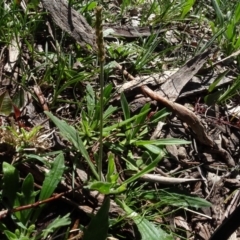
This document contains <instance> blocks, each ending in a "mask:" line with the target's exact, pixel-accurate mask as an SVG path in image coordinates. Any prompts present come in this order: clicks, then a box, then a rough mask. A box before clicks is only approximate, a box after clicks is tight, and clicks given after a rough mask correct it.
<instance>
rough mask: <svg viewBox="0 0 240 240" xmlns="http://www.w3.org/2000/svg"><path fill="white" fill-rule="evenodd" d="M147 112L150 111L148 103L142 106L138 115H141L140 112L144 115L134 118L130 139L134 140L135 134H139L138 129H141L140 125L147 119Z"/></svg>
mask: <svg viewBox="0 0 240 240" xmlns="http://www.w3.org/2000/svg"><path fill="white" fill-rule="evenodd" d="M149 110H150V103H147V104H145V105H144V106H143V108H142V109H141V111H140V113H139V114H141V113H142V112H144V113H145V114H143V115H141V116H139V117H138V118H136V120H135V122H134V124H133V129H132V134H131V139H134V138H135V137H136V135H137V133H138V132H139V130H140V128H142V127H143V126H142V125H143V123H144V122H146V118H147V115H148V112H149ZM139 114H138V115H139Z"/></svg>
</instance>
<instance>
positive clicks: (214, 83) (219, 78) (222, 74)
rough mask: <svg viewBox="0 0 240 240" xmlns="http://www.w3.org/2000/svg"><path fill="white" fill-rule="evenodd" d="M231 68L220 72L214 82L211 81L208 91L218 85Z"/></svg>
mask: <svg viewBox="0 0 240 240" xmlns="http://www.w3.org/2000/svg"><path fill="white" fill-rule="evenodd" d="M228 72H229V70H226V71H225V72H223V73H220V74H219V75H218V76H217V78H216V79H215V80H214V81H213V83H211V85H210V86H209V88H208V92H212V91H213V90H214V89H215V88H216V86H217V85H218V83H219V82H220V81H221V80H222V78H223V77H225V76H226V74H228Z"/></svg>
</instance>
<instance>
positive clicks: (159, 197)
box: [138, 188, 212, 208]
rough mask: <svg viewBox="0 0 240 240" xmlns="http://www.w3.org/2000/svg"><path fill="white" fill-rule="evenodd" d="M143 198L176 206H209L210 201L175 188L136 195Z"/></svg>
mask: <svg viewBox="0 0 240 240" xmlns="http://www.w3.org/2000/svg"><path fill="white" fill-rule="evenodd" d="M138 197H139V198H143V199H145V200H153V201H160V202H161V204H165V205H171V206H176V207H194V208H201V207H211V205H212V204H211V203H210V202H208V201H206V200H205V199H203V198H199V197H197V196H194V195H192V194H189V193H188V192H186V191H183V190H179V189H176V188H167V189H161V190H158V191H155V190H154V191H144V192H143V193H141V194H140V196H138Z"/></svg>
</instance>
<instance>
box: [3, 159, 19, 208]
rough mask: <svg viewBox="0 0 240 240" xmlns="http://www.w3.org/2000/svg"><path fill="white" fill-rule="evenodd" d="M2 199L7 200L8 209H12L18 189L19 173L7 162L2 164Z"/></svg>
mask: <svg viewBox="0 0 240 240" xmlns="http://www.w3.org/2000/svg"><path fill="white" fill-rule="evenodd" d="M2 168H3V179H2V181H3V185H2V188H3V192H2V195H3V197H6V198H7V200H8V207H10V208H13V207H14V202H15V199H16V196H17V191H18V189H19V173H18V171H17V170H16V168H15V167H14V166H12V165H10V164H9V163H7V162H3V164H2Z"/></svg>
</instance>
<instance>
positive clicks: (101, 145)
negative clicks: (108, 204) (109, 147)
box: [98, 62, 104, 181]
mask: <svg viewBox="0 0 240 240" xmlns="http://www.w3.org/2000/svg"><path fill="white" fill-rule="evenodd" d="M103 65H104V63H103V62H100V137H99V159H98V174H99V178H100V181H102V180H103V176H102V160H103V87H104V71H103Z"/></svg>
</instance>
